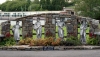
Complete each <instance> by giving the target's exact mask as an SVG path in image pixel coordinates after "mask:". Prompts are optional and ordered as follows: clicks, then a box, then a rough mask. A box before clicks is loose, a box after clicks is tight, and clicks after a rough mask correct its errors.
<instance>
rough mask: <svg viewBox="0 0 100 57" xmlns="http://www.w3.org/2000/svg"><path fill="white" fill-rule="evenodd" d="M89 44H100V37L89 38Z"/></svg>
mask: <svg viewBox="0 0 100 57" xmlns="http://www.w3.org/2000/svg"><path fill="white" fill-rule="evenodd" d="M87 44H88V45H100V39H99V38H98V37H96V38H89V39H88V41H87Z"/></svg>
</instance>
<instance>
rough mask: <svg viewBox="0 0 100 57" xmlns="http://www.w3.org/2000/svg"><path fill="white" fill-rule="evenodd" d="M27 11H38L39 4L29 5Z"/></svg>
mask: <svg viewBox="0 0 100 57" xmlns="http://www.w3.org/2000/svg"><path fill="white" fill-rule="evenodd" d="M28 9H29V10H31V11H39V9H40V5H39V4H31V5H30V6H29V8H28Z"/></svg>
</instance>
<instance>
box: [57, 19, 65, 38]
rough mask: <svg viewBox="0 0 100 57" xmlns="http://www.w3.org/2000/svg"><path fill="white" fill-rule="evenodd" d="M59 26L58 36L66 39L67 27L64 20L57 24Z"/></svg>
mask: <svg viewBox="0 0 100 57" xmlns="http://www.w3.org/2000/svg"><path fill="white" fill-rule="evenodd" d="M57 25H58V35H59V37H60V38H61V39H63V38H64V31H63V26H64V25H65V23H64V21H63V19H60V22H59V21H58V22H57Z"/></svg>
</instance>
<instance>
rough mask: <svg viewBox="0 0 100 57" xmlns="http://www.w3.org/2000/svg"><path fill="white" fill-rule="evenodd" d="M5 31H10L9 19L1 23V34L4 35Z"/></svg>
mask: <svg viewBox="0 0 100 57" xmlns="http://www.w3.org/2000/svg"><path fill="white" fill-rule="evenodd" d="M6 33H10V21H7V22H3V23H2V24H1V34H3V35H5V34H6Z"/></svg>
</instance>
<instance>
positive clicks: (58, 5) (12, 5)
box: [0, 0, 74, 11]
mask: <svg viewBox="0 0 100 57" xmlns="http://www.w3.org/2000/svg"><path fill="white" fill-rule="evenodd" d="M73 5H74V3H73V2H72V3H68V2H66V1H65V0H40V1H39V0H34V1H31V0H12V1H10V0H7V1H6V2H5V3H3V4H1V5H0V10H2V11H41V10H62V9H63V7H67V6H73Z"/></svg>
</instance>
